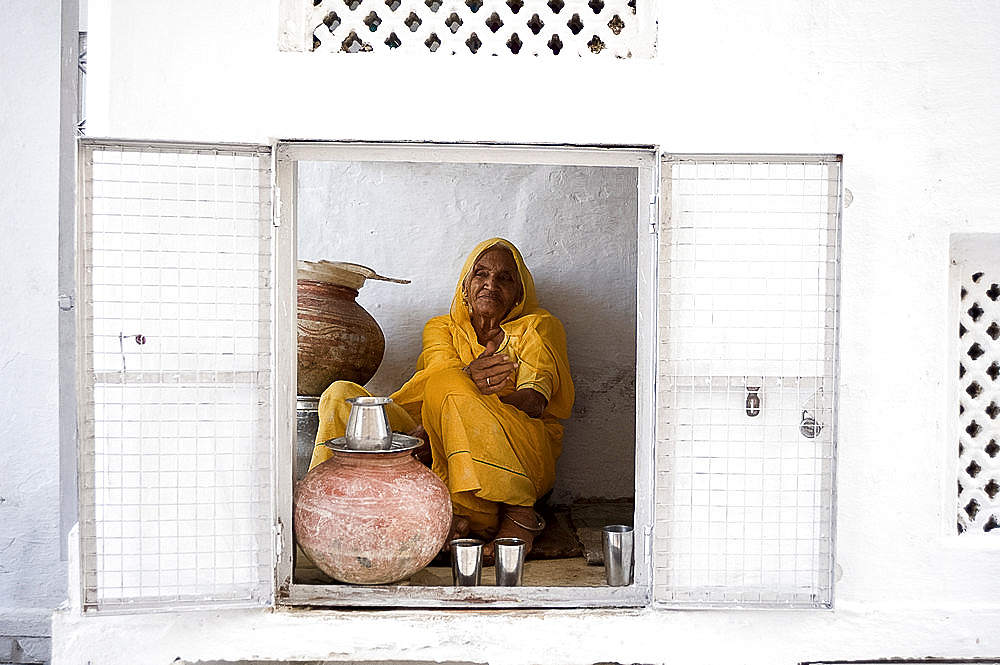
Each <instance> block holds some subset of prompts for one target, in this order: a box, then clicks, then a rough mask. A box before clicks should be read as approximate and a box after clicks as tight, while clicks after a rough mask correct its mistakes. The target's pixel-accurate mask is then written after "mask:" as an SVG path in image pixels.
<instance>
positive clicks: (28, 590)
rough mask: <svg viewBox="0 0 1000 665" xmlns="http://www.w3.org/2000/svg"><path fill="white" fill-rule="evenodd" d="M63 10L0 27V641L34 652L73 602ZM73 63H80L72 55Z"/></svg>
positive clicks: (19, 0)
mask: <svg viewBox="0 0 1000 665" xmlns="http://www.w3.org/2000/svg"><path fill="white" fill-rule="evenodd" d="M64 4H65V5H67V6H68V5H70V3H60V2H58V1H55V0H42V1H38V2H36V1H34V0H11V1H10V2H5V3H4V6H3V17H4V18H3V20H2V21H0V91H2V92H0V154H2V155H3V159H2V160H0V182H2V183H3V184H2V186H0V230H2V235H0V284H3V288H2V289H0V469H2V470H3V471H2V473H0V637H3V636H10V637H13V638H16V639H17V640H19V643H21V644H22V647H21V648H25V645H30V646H28V647H27V649H28V650H29V651H30V650H32V649H34V650H36V654H35V655H44V652H45V651H47V649H46V647H45V646H44V645H43V644H41V640H42V639H43V638H44V637H45V636H46V635H48V633H49V619H48V617H49V615H50V613H51V611H52V610H53V609H54V608H55V607H56V606H57V605H58V604H59V603H60V602H61V601H62V600H63V599H64V598H65V597H66V562H65V560H61V558H60V549H61V545H62V543H63V534H61V533H60V447H59V435H60V430H59V425H60V423H59V417H58V413H59V373H58V371H59V326H60V320H59V318H60V316H59V313H60V309H59V306H58V294H59V291H58V285H59V275H58V271H59V215H60V199H59V194H60V178H62V177H63V176H64V175H66V174H69V176H70V178H72V162H71V161H70V163H69V165H68V169H66V170H63V171H60V168H61V166H62V163H61V159H62V158H64V157H65V156H66V155H65V153H62V157H61V150H62V147H61V145H60V141H61V138H62V137H64V136H66V131H67V130H68V131H69V132H70V134H69V136H70V137H71V136H72V131H73V128H72V125H69V126H68V127H67V126H66V124H65V118H64V117H62V115H61V110H62V107H61V105H60V98H61V95H64V94H66V92H69V93H70V97H71V98H72V92H73V91H72V89H70V90H68V91H66V90H64V89H63V85H64V82H63V80H62V54H61V48H62V45H63V44H62V35H61V33H62V31H63V29H64V27H65V28H66V29H67V31H68V34H67V36H68V38H69V39H70V40H71V42H70V43H71V44H72V43H74V42H75V40H76V27H75V25H76V21H75V16H73V14H74V13H75V10H74V9H73V8H70V11H69V12H68V13H69V15H70V16H71V17H72V18H71V19H69V20H68V21H67V23H64V20H63V5H64ZM73 7H75V3H73ZM70 62H72V63H73V64H74V65H75V60H73V56H71V58H70ZM71 73H73V75H74V76H75V72H72V70H71ZM74 106H75V99H73V104H72V105H71V106H70V107H69V108H70V109H71V110H72V109H73V108H74ZM71 145H72V144H70V146H71ZM69 157H70V159H72V152H70V153H69ZM69 184H70V186H72V179H70V181H69ZM70 191H71V190H70ZM70 491H72V489H70ZM0 644H7V645H9V644H10V642H7V641H5V640H2V639H0ZM5 656H6V654H4V653H3V652H0V659H2V658H4V657H5Z"/></svg>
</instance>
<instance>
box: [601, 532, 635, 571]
mask: <svg viewBox="0 0 1000 665" xmlns="http://www.w3.org/2000/svg"><path fill="white" fill-rule="evenodd" d="M601 533H602V536H603V537H602V539H601V543H602V545H603V547H604V576H605V578H606V579H607V581H608V585H609V586H628V585H629V584H631V583H632V562H633V559H632V545H633V534H632V527H630V526H627V525H625V524H611V525H609V526H606V527H604V529H602V530H601Z"/></svg>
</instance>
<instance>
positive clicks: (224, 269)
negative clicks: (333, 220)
mask: <svg viewBox="0 0 1000 665" xmlns="http://www.w3.org/2000/svg"><path fill="white" fill-rule="evenodd" d="M81 145H82V150H81V162H80V163H81V168H82V174H81V175H82V177H81V192H82V197H81V199H82V208H83V209H82V212H83V214H82V216H81V217H82V218H81V223H80V231H79V237H78V248H79V249H78V251H79V253H80V261H79V265H80V266H82V269H81V271H80V273H79V275H78V291H79V303H80V318H79V321H80V325H79V327H80V334H79V337H80V349H81V359H80V362H81V370H82V371H81V377H80V382H81V392H82V397H83V398H82V399H81V413H80V431H81V459H80V469H81V471H80V482H81V490H80V512H81V539H82V552H83V561H82V565H83V600H84V605H85V606H86V607H88V608H98V609H115V608H125V607H148V606H150V605H157V604H160V603H166V602H169V603H170V604H171V605H172V606H176V605H178V604H184V603H188V602H190V603H200V602H205V601H213V602H233V603H257V602H266V601H267V600H268V599H269V598H270V596H271V588H270V587H271V579H272V578H273V573H272V565H273V544H272V542H271V541H272V537H271V535H270V534H271V531H272V526H271V525H272V524H273V521H272V516H271V515H272V513H271V510H272V509H271V498H272V489H271V487H272V481H271V465H270V459H271V443H270V442H271V429H272V428H271V401H272V400H271V390H272V388H271V354H270V347H271V332H270V330H271V324H270V317H271V314H270V308H271V288H270V283H271V277H270V273H271V228H272V226H271V215H270V184H269V183H270V155H269V150H268V149H266V148H261V149H257V148H242V147H233V148H231V149H230V148H222V149H218V148H211V149H210V148H205V149H199V148H197V147H194V146H149V145H144V146H135V145H126V144H102V143H99V142H87V141H85V142H83V143H82V144H81Z"/></svg>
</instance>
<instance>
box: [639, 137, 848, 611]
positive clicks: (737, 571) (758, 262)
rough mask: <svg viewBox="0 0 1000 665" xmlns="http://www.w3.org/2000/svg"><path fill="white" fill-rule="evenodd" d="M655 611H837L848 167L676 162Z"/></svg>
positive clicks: (669, 167) (665, 246) (667, 170)
mask: <svg viewBox="0 0 1000 665" xmlns="http://www.w3.org/2000/svg"><path fill="white" fill-rule="evenodd" d="M664 182H665V187H666V188H667V189H669V192H668V194H667V196H668V201H669V206H670V208H669V221H668V223H667V225H666V228H665V229H664V232H663V233H662V235H661V246H660V259H659V283H660V288H659V293H660V296H659V298H660V301H659V306H658V316H659V327H660V332H659V342H658V345H659V358H660V368H659V370H658V375H657V392H658V416H657V419H658V434H657V443H656V446H657V454H656V465H657V474H656V521H655V539H656V542H655V545H654V564H653V565H654V583H655V592H654V595H655V596H656V599H657V600H658V601H661V602H667V603H672V604H684V605H720V604H739V605H744V606H760V607H773V606H799V607H802V606H805V607H811V606H827V605H829V604H830V603H831V602H832V570H833V533H832V529H833V472H834V445H835V440H836V439H835V396H836V374H835V369H836V339H837V291H838V287H837V279H838V268H837V266H838V252H839V246H838V223H839V213H840V161H839V158H836V157H832V158H801V157H770V158H769V157H749V158H741V157H731V158H725V157H690V158H688V157H672V158H668V159H667V160H666V162H665V165H664Z"/></svg>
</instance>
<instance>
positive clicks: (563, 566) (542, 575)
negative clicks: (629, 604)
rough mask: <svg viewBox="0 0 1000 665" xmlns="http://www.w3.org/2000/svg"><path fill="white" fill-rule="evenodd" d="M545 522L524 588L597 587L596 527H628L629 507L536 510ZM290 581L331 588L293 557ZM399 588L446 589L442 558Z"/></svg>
mask: <svg viewBox="0 0 1000 665" xmlns="http://www.w3.org/2000/svg"><path fill="white" fill-rule="evenodd" d="M537 509H538V512H539V513H541V514H542V516H543V517H544V518H545V523H546V526H545V531H543V532H542V533H541V534H540V535H539V536H538V538H536V539H535V545H534V549H533V550H532V552H531V554H529V555H528V560H527V561H526V562H525V564H524V577H523V585H524V586H554V587H559V586H603V585H604V583H605V580H604V555H603V553H602V551H601V527H603V526H605V525H607V524H629V525H631V524H632V515H633V512H634V502H633V501H632V499H631V498H627V499H602V498H588V499H580V500H577V501H574V502H573V503H571V504H568V505H546V504H542V505H539V506H537ZM493 578H494V572H493V568H492V567H489V566H487V567H484V568H483V575H482V582H483V584H484V585H492V584H493ZM295 581H296V583H299V584H337V582H335V581H333V580H331V579H330V578H329V577H327V576H326V575H325V574H324V573H323V572H322V571H320V570H319V569H317V568H316V567H315V566H313V564H312V562H311V561H309V559H307V558H306V557H305V556H302V555H301V552H300V553H299V556H298V557H297V558H296V568H295ZM396 584H398V585H401V586H404V585H405V586H451V584H452V577H451V563H450V560H449V559H448V558H447V557H445V556H444V555H441V556H438V558H436V559H435V560H434V561H433V562H431V564H430V565H429V566H427V567H426V568H424V569H423V570H420V571H418V572H417V573H415V574H414V575H412V576H411V577H410V578H408V579H406V580H403V581H401V582H397V583H396Z"/></svg>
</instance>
